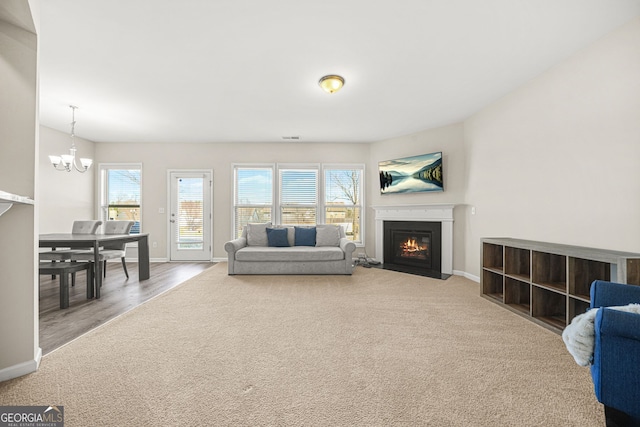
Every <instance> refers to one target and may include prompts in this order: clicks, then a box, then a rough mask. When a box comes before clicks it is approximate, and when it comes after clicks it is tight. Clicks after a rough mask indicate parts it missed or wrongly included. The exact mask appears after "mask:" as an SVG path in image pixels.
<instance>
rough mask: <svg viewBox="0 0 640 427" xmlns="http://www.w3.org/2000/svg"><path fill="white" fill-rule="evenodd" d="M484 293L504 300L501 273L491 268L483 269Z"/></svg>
mask: <svg viewBox="0 0 640 427" xmlns="http://www.w3.org/2000/svg"><path fill="white" fill-rule="evenodd" d="M482 295H485V296H487V297H490V298H492V299H494V300H496V301H498V302H503V298H504V285H503V280H502V276H501V275H500V274H496V273H494V272H492V271H489V270H483V271H482Z"/></svg>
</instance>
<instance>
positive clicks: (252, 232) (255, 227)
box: [247, 222, 271, 246]
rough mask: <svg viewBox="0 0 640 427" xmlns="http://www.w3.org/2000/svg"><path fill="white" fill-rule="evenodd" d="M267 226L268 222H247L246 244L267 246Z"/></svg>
mask: <svg viewBox="0 0 640 427" xmlns="http://www.w3.org/2000/svg"><path fill="white" fill-rule="evenodd" d="M267 227H271V223H270V222H265V223H260V224H257V223H249V224H247V245H249V246H267V245H268V244H269V241H268V239H267Z"/></svg>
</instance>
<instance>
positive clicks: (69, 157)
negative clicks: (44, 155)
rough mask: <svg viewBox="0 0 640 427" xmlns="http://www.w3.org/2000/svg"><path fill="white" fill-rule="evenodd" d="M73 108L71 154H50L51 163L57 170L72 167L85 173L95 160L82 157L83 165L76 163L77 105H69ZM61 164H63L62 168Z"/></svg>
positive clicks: (69, 169) (69, 170) (68, 169)
mask: <svg viewBox="0 0 640 427" xmlns="http://www.w3.org/2000/svg"><path fill="white" fill-rule="evenodd" d="M69 107H70V108H71V148H70V149H69V154H61V155H60V156H49V160H50V161H51V164H52V165H53V167H54V168H55V169H56V170H57V171H61V172H62V171H67V172H71V169H72V168H73V169H75V170H77V171H78V172H80V173H85V172H86V171H87V170H88V169H89V168H90V167H91V165H92V164H93V160H91V159H86V158H81V159H80V164H81V166H82V167H80V168H79V167H78V165H77V164H76V151H78V150H77V149H76V143H75V141H74V138H75V136H76V135H75V127H76V108H78V107H76V106H75V105H69ZM59 166H62V168H60V167H59Z"/></svg>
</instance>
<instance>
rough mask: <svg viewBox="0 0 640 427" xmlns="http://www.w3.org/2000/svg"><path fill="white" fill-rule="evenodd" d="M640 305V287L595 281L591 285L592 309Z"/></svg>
mask: <svg viewBox="0 0 640 427" xmlns="http://www.w3.org/2000/svg"><path fill="white" fill-rule="evenodd" d="M632 303H640V286H636V285H623V284H620V283H613V282H605V281H603V280H595V281H594V282H593V283H592V284H591V308H598V307H611V306H616V305H628V304H632Z"/></svg>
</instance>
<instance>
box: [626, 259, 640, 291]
mask: <svg viewBox="0 0 640 427" xmlns="http://www.w3.org/2000/svg"><path fill="white" fill-rule="evenodd" d="M627 283H628V284H630V285H640V259H628V260H627Z"/></svg>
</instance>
